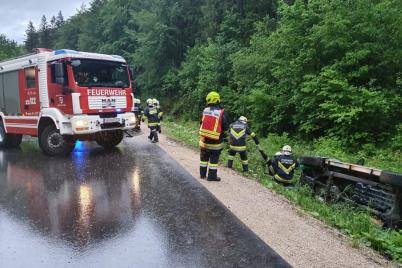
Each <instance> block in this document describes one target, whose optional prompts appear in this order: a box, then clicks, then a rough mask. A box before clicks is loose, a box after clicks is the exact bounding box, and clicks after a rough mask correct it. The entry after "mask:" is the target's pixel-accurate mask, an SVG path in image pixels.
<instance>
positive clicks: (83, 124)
mask: <svg viewBox="0 0 402 268" xmlns="http://www.w3.org/2000/svg"><path fill="white" fill-rule="evenodd" d="M87 126H88V121H87V120H77V121H76V122H75V127H76V128H82V127H87Z"/></svg>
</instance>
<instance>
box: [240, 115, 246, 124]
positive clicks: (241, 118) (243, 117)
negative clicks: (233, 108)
mask: <svg viewBox="0 0 402 268" xmlns="http://www.w3.org/2000/svg"><path fill="white" fill-rule="evenodd" d="M239 121H240V122H242V123H244V124H246V123H247V117H245V116H240V117H239Z"/></svg>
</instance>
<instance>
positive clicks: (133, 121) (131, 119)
mask: <svg viewBox="0 0 402 268" xmlns="http://www.w3.org/2000/svg"><path fill="white" fill-rule="evenodd" d="M135 121H136V119H135V116H131V117H130V119H129V123H130V125H133V124H135Z"/></svg>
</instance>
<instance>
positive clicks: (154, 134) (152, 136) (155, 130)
mask: <svg viewBox="0 0 402 268" xmlns="http://www.w3.org/2000/svg"><path fill="white" fill-rule="evenodd" d="M148 127H149V129H150V130H151V133H150V134H149V139H150V140H154V141H155V142H158V141H159V137H158V126H148Z"/></svg>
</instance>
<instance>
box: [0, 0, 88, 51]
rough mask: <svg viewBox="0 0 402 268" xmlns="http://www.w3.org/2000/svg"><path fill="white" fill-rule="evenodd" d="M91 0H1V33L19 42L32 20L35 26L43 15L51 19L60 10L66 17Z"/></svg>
mask: <svg viewBox="0 0 402 268" xmlns="http://www.w3.org/2000/svg"><path fill="white" fill-rule="evenodd" d="M90 2H91V1H90V0H0V33H1V34H5V35H7V37H8V38H9V39H13V40H15V41H17V42H18V43H20V44H21V43H22V42H24V40H25V29H26V27H27V25H28V22H29V21H30V20H31V21H32V22H33V23H34V25H35V27H37V26H38V25H39V24H40V21H41V19H42V15H45V16H46V18H47V19H48V22H49V21H50V18H51V17H52V16H53V15H55V16H56V15H57V13H58V12H59V10H61V12H62V13H63V16H64V19H67V18H68V17H70V16H72V15H74V14H75V13H76V10H77V9H78V8H80V7H81V5H82V4H85V5H86V6H87V7H88V5H89V3H90Z"/></svg>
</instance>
